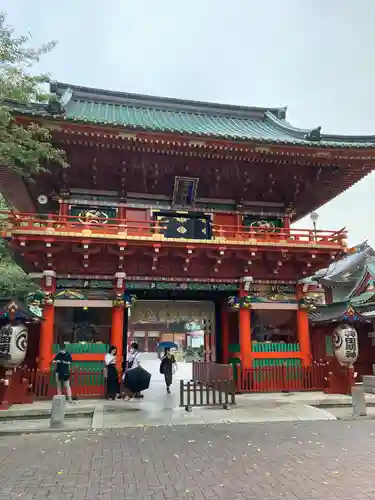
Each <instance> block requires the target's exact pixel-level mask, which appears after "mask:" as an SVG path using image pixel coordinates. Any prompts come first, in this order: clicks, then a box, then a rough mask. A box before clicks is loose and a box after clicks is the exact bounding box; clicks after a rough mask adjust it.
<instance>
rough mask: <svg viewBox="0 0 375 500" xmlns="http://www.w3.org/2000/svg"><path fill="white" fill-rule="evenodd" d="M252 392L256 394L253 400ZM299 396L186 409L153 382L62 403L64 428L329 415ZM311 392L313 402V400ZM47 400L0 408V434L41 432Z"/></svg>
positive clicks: (175, 393) (175, 394)
mask: <svg viewBox="0 0 375 500" xmlns="http://www.w3.org/2000/svg"><path fill="white" fill-rule="evenodd" d="M253 396H257V397H256V398H253ZM306 397H307V396H306V395H305V396H304V398H305V399H303V400H301V401H300V400H299V398H300V395H298V394H296V395H294V396H293V395H290V396H288V397H286V396H285V395H282V394H273V395H272V397H270V395H269V394H263V395H262V394H259V395H255V394H253V395H241V396H238V397H237V405H236V406H234V407H232V408H231V409H230V410H223V409H221V408H220V407H215V408H210V407H208V408H205V407H202V408H199V407H198V408H192V411H191V412H190V413H188V412H186V411H185V409H184V408H179V387H178V383H176V384H175V385H174V386H173V387H172V394H170V395H169V394H167V393H166V391H165V387H164V384H163V383H162V382H158V381H155V382H153V385H152V387H151V389H150V390H149V391H147V392H145V398H144V399H143V400H133V401H129V402H124V401H114V402H112V401H106V400H91V401H90V400H81V401H78V402H77V403H76V404H73V405H71V404H67V406H66V408H67V413H68V416H69V418H66V419H65V427H66V428H68V429H71V430H85V429H91V428H93V429H108V428H123V427H133V426H136V425H138V424H142V425H145V426H153V425H186V424H195V425H199V424H212V423H220V422H222V423H229V422H232V423H236V422H285V421H296V420H330V419H335V416H333V415H332V414H331V413H330V412H329V411H327V410H325V409H320V408H319V409H318V408H315V407H313V406H311V405H308V404H305V402H304V401H305V400H306ZM316 397H317V396H316V395H314V398H315V399H314V400H313V402H316ZM50 411H51V402H50V401H45V402H39V403H34V404H32V405H14V406H12V407H11V408H10V409H9V410H6V411H2V412H0V434H6V433H13V434H14V433H17V432H20V433H23V432H36V431H39V432H40V431H47V430H48V429H49V415H50Z"/></svg>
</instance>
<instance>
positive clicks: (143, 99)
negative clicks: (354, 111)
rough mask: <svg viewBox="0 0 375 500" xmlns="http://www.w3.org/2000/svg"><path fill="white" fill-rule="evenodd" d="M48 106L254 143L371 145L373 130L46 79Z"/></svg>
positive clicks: (68, 114)
mask: <svg viewBox="0 0 375 500" xmlns="http://www.w3.org/2000/svg"><path fill="white" fill-rule="evenodd" d="M51 92H52V94H53V95H54V96H55V99H54V100H53V101H52V105H51V107H50V108H51V109H53V110H52V111H50V112H51V113H53V114H59V113H56V109H58V110H59V111H60V114H59V116H60V117H63V118H64V119H66V120H73V121H77V122H86V123H93V124H102V125H111V126H118V127H123V128H126V129H135V130H145V131H146V130H149V131H154V132H170V133H174V134H179V135H185V136H192V137H202V138H207V137H210V138H218V139H220V138H221V139H226V140H235V141H255V142H258V143H259V142H260V143H262V142H263V143H274V144H275V143H279V144H295V145H304V146H318V147H340V148H341V147H346V148H368V147H375V136H332V135H324V134H321V132H320V127H318V128H316V129H313V130H303V129H298V128H295V127H292V126H291V125H290V124H289V123H288V122H287V121H286V120H285V115H286V109H285V108H251V107H243V106H225V105H221V104H210V103H202V102H195V101H184V100H179V99H168V98H160V97H151V96H142V95H137V94H125V93H119V92H110V91H103V90H98V89H90V88H86V87H77V86H71V85H67V84H61V83H56V82H54V83H52V84H51ZM38 114H40V112H39V113H38Z"/></svg>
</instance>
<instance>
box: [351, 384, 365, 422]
mask: <svg viewBox="0 0 375 500" xmlns="http://www.w3.org/2000/svg"><path fill="white" fill-rule="evenodd" d="M352 406H353V417H365V416H366V415H367V410H366V398H365V388H364V386H363V385H353V386H352Z"/></svg>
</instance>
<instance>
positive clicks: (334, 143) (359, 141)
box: [265, 111, 375, 149]
mask: <svg viewBox="0 0 375 500" xmlns="http://www.w3.org/2000/svg"><path fill="white" fill-rule="evenodd" d="M265 115H266V117H267V119H268V120H270V121H271V122H272V123H273V124H274V125H275V127H277V128H278V129H279V130H280V132H283V133H285V134H291V135H294V136H295V137H296V140H298V141H300V142H301V144H302V143H305V144H306V145H312V146H314V145H315V146H320V147H339V148H358V149H360V148H374V147H375V135H365V136H360V135H332V134H321V138H320V140H317V141H308V140H306V138H305V137H306V135H307V134H309V132H311V130H307V129H301V128H297V127H293V125H291V124H290V123H289V122H288V121H286V120H280V119H279V118H277V116H275V115H274V114H272V113H270V112H268V111H267V112H266V113H265Z"/></svg>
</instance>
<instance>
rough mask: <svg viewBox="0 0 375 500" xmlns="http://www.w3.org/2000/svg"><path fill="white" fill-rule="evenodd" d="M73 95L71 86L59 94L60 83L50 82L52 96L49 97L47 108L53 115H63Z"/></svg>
mask: <svg viewBox="0 0 375 500" xmlns="http://www.w3.org/2000/svg"><path fill="white" fill-rule="evenodd" d="M72 96H73V91H72V89H71V88H67V89H66V90H65V91H64V93H63V94H62V95H61V96H59V94H58V83H57V82H55V81H53V82H50V97H49V99H48V106H47V109H48V111H49V113H51V114H53V115H63V114H64V113H65V111H66V105H67V104H68V102H69V101H70V99H71V98H72Z"/></svg>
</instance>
